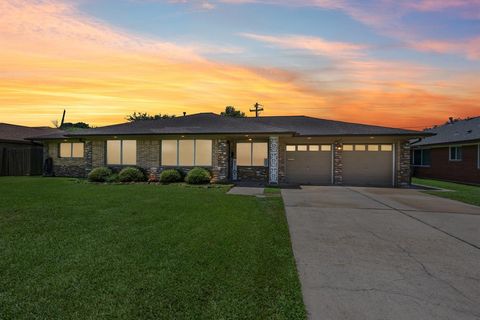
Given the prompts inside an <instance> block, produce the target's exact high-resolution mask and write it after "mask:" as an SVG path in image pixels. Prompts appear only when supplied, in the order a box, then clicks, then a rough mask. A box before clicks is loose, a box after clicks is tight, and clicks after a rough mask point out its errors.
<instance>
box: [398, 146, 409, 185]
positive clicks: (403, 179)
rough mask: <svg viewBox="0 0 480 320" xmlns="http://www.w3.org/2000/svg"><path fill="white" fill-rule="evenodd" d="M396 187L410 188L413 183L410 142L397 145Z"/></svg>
mask: <svg viewBox="0 0 480 320" xmlns="http://www.w3.org/2000/svg"><path fill="white" fill-rule="evenodd" d="M395 154H396V157H397V159H396V174H397V179H396V187H408V186H409V185H410V182H411V167H410V143H409V141H408V140H404V141H400V142H398V143H397V144H396V150H395Z"/></svg>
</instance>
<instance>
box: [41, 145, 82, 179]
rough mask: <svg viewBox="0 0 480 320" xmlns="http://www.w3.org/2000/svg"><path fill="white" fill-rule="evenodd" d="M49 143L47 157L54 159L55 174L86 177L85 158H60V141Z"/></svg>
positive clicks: (58, 175)
mask: <svg viewBox="0 0 480 320" xmlns="http://www.w3.org/2000/svg"><path fill="white" fill-rule="evenodd" d="M46 145H47V147H46V148H47V154H46V155H47V157H51V158H52V159H53V174H54V175H55V176H57V177H77V178H83V177H85V168H86V163H85V155H84V158H60V157H59V154H60V151H59V143H58V142H49V143H48V144H46ZM85 151H86V148H85Z"/></svg>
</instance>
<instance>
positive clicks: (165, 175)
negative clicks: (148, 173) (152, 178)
mask: <svg viewBox="0 0 480 320" xmlns="http://www.w3.org/2000/svg"><path fill="white" fill-rule="evenodd" d="M179 181H182V175H181V174H180V172H178V170H176V169H170V170H165V171H162V173H161V174H160V182H163V183H171V182H179Z"/></svg>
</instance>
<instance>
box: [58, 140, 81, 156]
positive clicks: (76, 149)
mask: <svg viewBox="0 0 480 320" xmlns="http://www.w3.org/2000/svg"><path fill="white" fill-rule="evenodd" d="M83 152H84V144H83V142H62V143H60V158H83Z"/></svg>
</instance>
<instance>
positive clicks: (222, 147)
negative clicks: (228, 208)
mask: <svg viewBox="0 0 480 320" xmlns="http://www.w3.org/2000/svg"><path fill="white" fill-rule="evenodd" d="M212 153H213V159H212V162H213V168H212V176H213V177H212V182H225V181H227V180H228V141H227V140H224V139H219V140H214V141H213V152H212Z"/></svg>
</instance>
